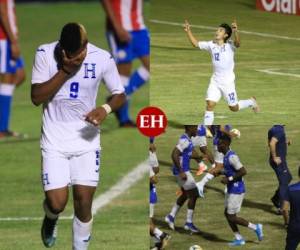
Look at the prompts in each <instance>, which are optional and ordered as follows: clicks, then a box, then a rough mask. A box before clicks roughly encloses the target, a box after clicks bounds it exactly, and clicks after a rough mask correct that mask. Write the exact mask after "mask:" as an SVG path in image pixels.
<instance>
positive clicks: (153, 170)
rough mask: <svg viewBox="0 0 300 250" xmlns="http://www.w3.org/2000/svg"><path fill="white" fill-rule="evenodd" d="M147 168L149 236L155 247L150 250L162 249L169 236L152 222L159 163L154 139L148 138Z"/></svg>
mask: <svg viewBox="0 0 300 250" xmlns="http://www.w3.org/2000/svg"><path fill="white" fill-rule="evenodd" d="M149 166H150V197H149V198H150V199H149V202H150V209H149V211H150V235H151V236H153V238H154V240H155V246H154V248H152V250H160V249H164V248H165V247H166V245H167V244H168V241H169V240H170V238H171V236H170V235H169V234H167V233H165V232H163V231H161V230H160V229H159V228H158V227H157V226H156V225H155V224H154V221H153V217H154V207H155V204H156V203H157V200H158V199H157V193H156V186H155V185H156V183H157V182H158V178H157V175H158V173H159V163H158V159H157V155H156V147H155V144H154V137H151V138H150V145H149Z"/></svg>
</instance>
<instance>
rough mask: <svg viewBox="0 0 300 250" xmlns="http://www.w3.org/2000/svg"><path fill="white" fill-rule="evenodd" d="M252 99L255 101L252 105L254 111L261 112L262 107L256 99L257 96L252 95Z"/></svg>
mask: <svg viewBox="0 0 300 250" xmlns="http://www.w3.org/2000/svg"><path fill="white" fill-rule="evenodd" d="M251 100H252V101H253V103H254V104H253V107H252V109H253V111H254V113H258V112H260V108H259V106H258V103H257V101H256V97H255V96H252V97H251Z"/></svg>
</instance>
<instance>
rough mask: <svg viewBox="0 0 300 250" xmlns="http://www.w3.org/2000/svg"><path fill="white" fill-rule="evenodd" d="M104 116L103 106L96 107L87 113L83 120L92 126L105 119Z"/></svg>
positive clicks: (105, 114)
mask: <svg viewBox="0 0 300 250" xmlns="http://www.w3.org/2000/svg"><path fill="white" fill-rule="evenodd" d="M106 116H107V113H106V110H105V109H104V108H103V107H98V108H95V109H94V110H92V111H91V112H90V113H88V114H87V115H86V116H85V120H86V121H87V122H89V123H91V124H93V125H94V126H98V125H100V124H101V123H102V122H103V121H104V120H105V118H106Z"/></svg>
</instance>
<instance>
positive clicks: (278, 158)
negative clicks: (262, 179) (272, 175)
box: [273, 156, 281, 165]
mask: <svg viewBox="0 0 300 250" xmlns="http://www.w3.org/2000/svg"><path fill="white" fill-rule="evenodd" d="M273 161H274V162H275V163H276V165H280V163H281V159H280V157H278V156H276V157H273Z"/></svg>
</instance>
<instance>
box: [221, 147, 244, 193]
mask: <svg viewBox="0 0 300 250" xmlns="http://www.w3.org/2000/svg"><path fill="white" fill-rule="evenodd" d="M223 164H224V170H225V176H226V177H230V176H235V174H236V172H237V171H238V170H239V169H240V168H242V167H243V165H242V164H241V163H240V161H239V158H238V156H237V155H236V153H235V152H233V151H232V150H229V151H228V152H227V153H226V155H225V156H224V162H223ZM245 191H246V190H245V183H244V181H243V178H242V177H241V178H240V179H238V180H236V181H231V182H229V183H228V184H227V192H228V193H229V194H242V193H245Z"/></svg>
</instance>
